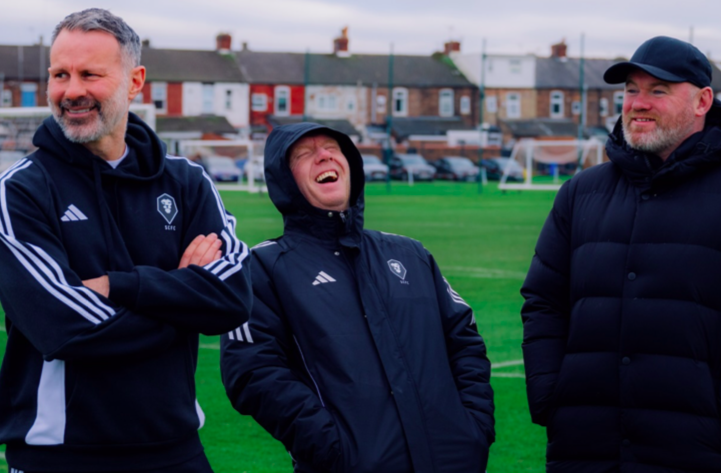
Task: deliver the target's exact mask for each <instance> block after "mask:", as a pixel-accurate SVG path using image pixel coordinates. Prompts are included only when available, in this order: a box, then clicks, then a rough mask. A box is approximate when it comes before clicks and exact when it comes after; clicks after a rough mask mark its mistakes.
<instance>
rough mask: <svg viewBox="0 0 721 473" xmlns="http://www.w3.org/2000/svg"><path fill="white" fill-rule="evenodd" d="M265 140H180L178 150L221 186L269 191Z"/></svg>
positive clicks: (222, 188) (219, 187)
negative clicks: (264, 158)
mask: <svg viewBox="0 0 721 473" xmlns="http://www.w3.org/2000/svg"><path fill="white" fill-rule="evenodd" d="M262 148H263V144H262V143H258V142H255V141H251V140H240V139H239V140H180V141H178V150H179V152H180V155H181V156H184V157H186V158H188V159H189V160H190V161H193V162H195V163H197V164H199V165H201V166H203V168H204V169H205V172H206V173H208V175H209V176H210V177H211V178H212V179H213V181H215V186H216V187H217V188H218V189H220V190H236V191H247V192H268V188H267V187H266V185H265V172H264V169H263V149H262Z"/></svg>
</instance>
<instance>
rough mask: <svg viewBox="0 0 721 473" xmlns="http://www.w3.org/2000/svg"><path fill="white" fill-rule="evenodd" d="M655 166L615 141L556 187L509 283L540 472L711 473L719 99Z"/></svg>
mask: <svg viewBox="0 0 721 473" xmlns="http://www.w3.org/2000/svg"><path fill="white" fill-rule="evenodd" d="M719 105H720V104H719V103H718V102H717V103H716V104H715V106H714V107H713V108H712V111H711V112H710V113H709V115H708V116H707V125H706V128H705V129H704V130H703V131H702V132H699V133H697V134H695V135H693V136H692V137H690V138H689V139H688V140H686V142H684V143H683V144H682V145H681V147H679V148H678V149H677V150H676V152H674V153H673V154H672V155H671V156H670V157H669V158H668V159H667V161H666V162H663V161H661V160H660V159H659V158H658V157H656V156H649V155H645V154H643V153H640V152H638V151H634V150H632V149H630V148H629V147H628V145H627V144H626V143H625V142H624V140H623V134H622V132H621V127H620V124H619V125H617V126H616V129H615V130H614V132H613V134H612V136H611V138H610V139H609V142H608V144H607V152H608V155H609V157H610V159H611V161H612V162H611V163H606V164H603V165H600V166H597V167H594V168H591V169H589V170H587V171H584V172H582V173H581V174H579V175H578V176H576V177H575V178H574V179H572V180H571V181H570V182H567V183H566V184H565V185H564V186H563V187H562V188H561V190H560V192H559V194H558V196H557V198H556V202H555V204H554V207H553V210H552V211H551V214H550V215H549V217H548V220H547V221H546V224H545V226H544V228H543V231H542V232H541V236H540V238H539V240H538V245H537V247H536V255H535V257H534V258H533V262H532V264H531V269H530V271H529V273H528V277H527V278H526V281H525V284H524V286H523V289H522V291H521V292H522V294H523V296H524V297H525V298H526V303H525V305H524V307H523V314H522V315H523V323H524V342H523V352H524V359H525V363H526V376H527V389H528V400H529V405H530V409H531V416H532V418H533V421H534V422H535V423H538V424H541V425H545V426H547V427H548V451H547V459H548V472H594V473H598V472H618V471H620V472H634V473H636V472H639V473H641V472H642V473H652V472H653V473H655V472H664V473H671V472H720V471H721V417H720V415H719V401H720V399H721V398H720V395H721V390H720V387H721V386H720V385H721V128H720V127H719V125H720V124H721V108H720V107H719Z"/></svg>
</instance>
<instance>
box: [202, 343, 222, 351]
mask: <svg viewBox="0 0 721 473" xmlns="http://www.w3.org/2000/svg"><path fill="white" fill-rule="evenodd" d="M198 347H200V348H207V349H208V350H220V345H211V344H210V343H201V344H200V345H198Z"/></svg>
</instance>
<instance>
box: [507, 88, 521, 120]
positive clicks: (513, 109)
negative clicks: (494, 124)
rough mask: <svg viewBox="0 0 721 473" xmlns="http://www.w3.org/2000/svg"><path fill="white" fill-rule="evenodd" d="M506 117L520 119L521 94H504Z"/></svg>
mask: <svg viewBox="0 0 721 473" xmlns="http://www.w3.org/2000/svg"><path fill="white" fill-rule="evenodd" d="M506 117H507V118H521V94H519V93H516V92H511V93H508V94H506Z"/></svg>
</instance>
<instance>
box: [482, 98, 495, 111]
mask: <svg viewBox="0 0 721 473" xmlns="http://www.w3.org/2000/svg"><path fill="white" fill-rule="evenodd" d="M484 101H485V102H486V112H488V113H496V112H498V100H497V99H496V96H495V95H491V96H490V97H486V98H485V100H484Z"/></svg>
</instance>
